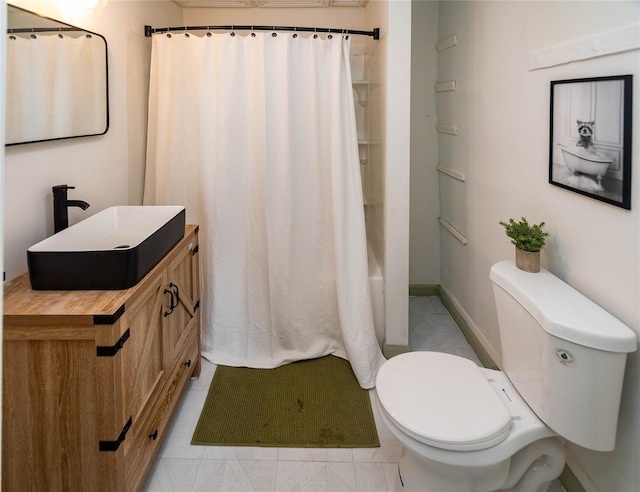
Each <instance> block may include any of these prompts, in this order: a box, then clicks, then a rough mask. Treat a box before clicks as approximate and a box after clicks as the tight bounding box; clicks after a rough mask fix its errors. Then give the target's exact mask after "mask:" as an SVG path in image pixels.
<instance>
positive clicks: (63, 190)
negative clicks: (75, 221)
mask: <svg viewBox="0 0 640 492" xmlns="http://www.w3.org/2000/svg"><path fill="white" fill-rule="evenodd" d="M74 188H75V186H68V185H66V184H64V185H57V186H54V187H53V188H51V191H53V232H54V233H56V232H60V231H61V230H63V229H66V228H67V227H69V207H80V208H81V209H82V210H86V209H88V208H89V204H88V203H87V202H83V201H82V200H67V190H73V189H74Z"/></svg>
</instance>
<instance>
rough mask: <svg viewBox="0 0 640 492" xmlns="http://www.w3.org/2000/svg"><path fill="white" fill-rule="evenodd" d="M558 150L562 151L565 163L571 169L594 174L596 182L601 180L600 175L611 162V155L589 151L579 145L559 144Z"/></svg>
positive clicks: (605, 171) (602, 174) (603, 173)
mask: <svg viewBox="0 0 640 492" xmlns="http://www.w3.org/2000/svg"><path fill="white" fill-rule="evenodd" d="M560 150H561V151H562V158H563V159H564V163H565V165H566V166H567V167H568V168H569V169H570V170H571V171H573V172H574V173H575V172H578V173H583V174H590V175H591V176H595V177H596V179H597V180H598V183H600V182H601V181H602V177H603V176H604V175H605V174H606V173H607V169H609V166H610V165H611V162H613V159H611V157H607V156H606V155H603V154H600V153H598V152H589V151H587V150H585V149H583V148H581V147H568V146H566V145H560Z"/></svg>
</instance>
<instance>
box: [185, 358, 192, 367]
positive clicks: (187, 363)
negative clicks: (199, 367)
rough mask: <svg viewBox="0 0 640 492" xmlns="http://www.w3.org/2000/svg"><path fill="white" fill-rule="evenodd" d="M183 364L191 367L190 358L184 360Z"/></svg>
mask: <svg viewBox="0 0 640 492" xmlns="http://www.w3.org/2000/svg"><path fill="white" fill-rule="evenodd" d="M184 365H185V366H187V367H191V359H189V360H188V361H187V362H185V363H184Z"/></svg>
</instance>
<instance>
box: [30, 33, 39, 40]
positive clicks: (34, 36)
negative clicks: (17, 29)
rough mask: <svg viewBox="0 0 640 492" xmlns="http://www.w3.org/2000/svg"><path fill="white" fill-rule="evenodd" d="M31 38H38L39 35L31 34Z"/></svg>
mask: <svg viewBox="0 0 640 492" xmlns="http://www.w3.org/2000/svg"><path fill="white" fill-rule="evenodd" d="M30 37H31V39H36V38H37V37H38V36H36V35H35V34H31V36H30Z"/></svg>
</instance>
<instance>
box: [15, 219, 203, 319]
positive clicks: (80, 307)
mask: <svg viewBox="0 0 640 492" xmlns="http://www.w3.org/2000/svg"><path fill="white" fill-rule="evenodd" d="M196 227H197V226H196V225H193V224H188V225H187V226H186V227H185V235H184V236H183V238H182V239H181V240H180V241H179V242H178V244H176V246H174V248H173V249H171V251H169V253H167V255H165V257H164V258H163V259H162V260H160V261H159V262H158V264H157V265H156V266H155V267H153V269H151V271H150V272H149V273H148V274H147V275H146V276H145V277H144V278H143V279H142V280H140V282H138V284H137V285H134V286H133V287H131V288H129V289H123V290H33V289H31V283H30V281H29V274H28V273H24V274H22V275H20V276H19V277H16V278H14V279H13V280H11V281H9V282H7V283H6V284H5V286H4V314H3V319H4V325H5V327H7V326H28V325H37V324H42V323H43V321H45V317H46V324H47V325H69V324H73V325H74V326H93V325H94V316H111V315H114V314H115V313H117V312H118V310H119V309H121V308H122V307H123V306H124V303H125V302H127V301H131V300H132V299H133V298H135V297H137V294H138V293H139V292H141V290H142V289H143V288H146V287H147V285H146V284H147V282H146V280H147V279H148V278H149V277H150V276H152V275H155V274H156V272H158V271H159V270H162V269H164V268H165V267H166V265H167V264H168V262H170V261H171V260H172V258H173V257H174V256H175V254H176V253H177V252H178V251H179V248H181V247H183V245H184V242H185V241H188V240H189V238H191V237H192V236H193V235H194V234H195V233H196V231H195V230H196Z"/></svg>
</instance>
